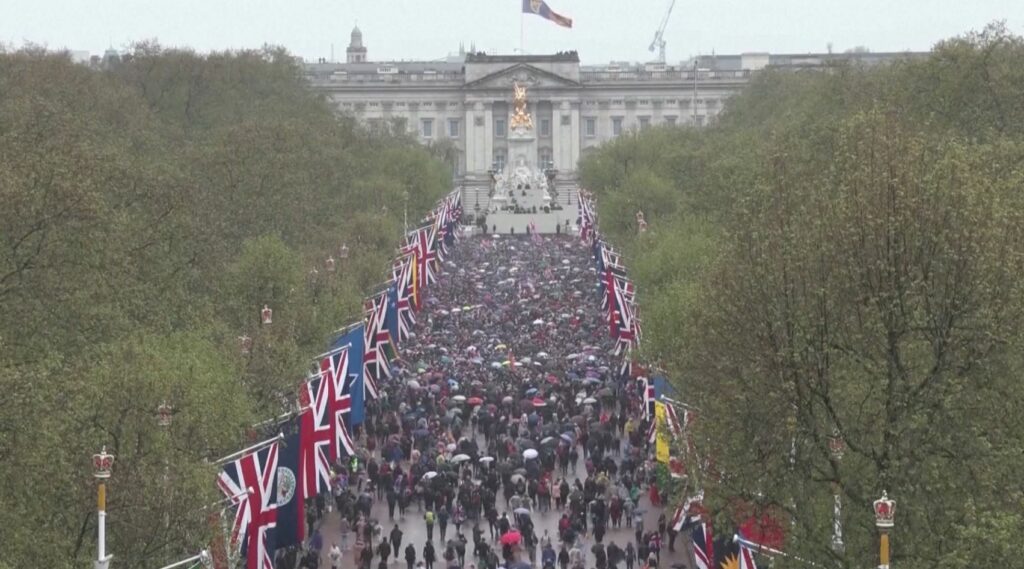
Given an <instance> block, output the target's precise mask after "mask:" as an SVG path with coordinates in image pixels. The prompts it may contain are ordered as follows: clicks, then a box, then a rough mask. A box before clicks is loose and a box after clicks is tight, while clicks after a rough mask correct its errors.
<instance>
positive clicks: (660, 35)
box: [647, 0, 676, 63]
mask: <svg viewBox="0 0 1024 569" xmlns="http://www.w3.org/2000/svg"><path fill="white" fill-rule="evenodd" d="M675 7H676V0H671V1H670V2H669V5H668V10H667V11H666V12H665V17H664V18H663V19H662V20H661V25H660V26H658V31H656V32H654V39H653V40H651V46H650V47H648V48H647V51H651V52H653V51H654V48H655V47H657V48H658V63H665V26H667V25H668V17H669V16H671V15H672V8H675Z"/></svg>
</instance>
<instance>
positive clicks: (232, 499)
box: [201, 488, 252, 511]
mask: <svg viewBox="0 0 1024 569" xmlns="http://www.w3.org/2000/svg"><path fill="white" fill-rule="evenodd" d="M251 494H252V488H246V489H245V490H242V491H241V492H239V493H238V494H235V495H234V496H228V497H227V498H224V499H221V500H217V501H216V502H214V503H212V504H210V505H208V506H203V507H202V509H201V511H206V510H211V509H213V508H224V507H227V506H231V505H233V504H235V503H240V502H242V501H244V500H248V499H249V496H250V495H251Z"/></svg>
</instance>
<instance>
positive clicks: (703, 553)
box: [693, 523, 715, 569]
mask: <svg viewBox="0 0 1024 569" xmlns="http://www.w3.org/2000/svg"><path fill="white" fill-rule="evenodd" d="M693 557H694V561H696V562H697V563H696V564H697V569H712V565H713V563H714V560H715V546H714V544H713V542H712V541H711V526H709V525H708V524H706V523H700V524H697V527H695V528H693Z"/></svg>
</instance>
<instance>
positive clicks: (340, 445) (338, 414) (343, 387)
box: [328, 346, 356, 458]
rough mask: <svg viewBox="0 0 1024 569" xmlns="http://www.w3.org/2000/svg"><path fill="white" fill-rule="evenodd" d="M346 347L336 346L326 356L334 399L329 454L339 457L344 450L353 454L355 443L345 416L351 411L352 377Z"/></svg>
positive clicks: (347, 347) (347, 453)
mask: <svg viewBox="0 0 1024 569" xmlns="http://www.w3.org/2000/svg"><path fill="white" fill-rule="evenodd" d="M348 349H349V346H343V347H341V348H338V349H337V350H336V351H335V352H334V353H332V354H331V355H330V356H328V358H329V359H330V360H331V373H330V380H331V392H332V394H333V396H334V401H333V403H332V405H331V413H330V416H331V426H332V427H333V433H334V437H333V440H332V441H331V453H332V454H331V456H333V457H334V458H339V457H341V456H342V455H341V453H342V452H343V451H344V452H345V454H346V455H348V456H354V455H355V453H356V445H355V443H354V442H353V441H352V435H351V434H349V430H348V424H347V423H346V422H345V416H346V415H348V414H349V413H351V412H352V381H353V380H352V378H351V377H349V372H348Z"/></svg>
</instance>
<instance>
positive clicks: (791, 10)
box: [0, 0, 1024, 63]
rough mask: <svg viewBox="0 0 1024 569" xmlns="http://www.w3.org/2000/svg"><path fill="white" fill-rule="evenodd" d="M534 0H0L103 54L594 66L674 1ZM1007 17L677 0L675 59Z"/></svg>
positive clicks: (927, 1)
mask: <svg viewBox="0 0 1024 569" xmlns="http://www.w3.org/2000/svg"><path fill="white" fill-rule="evenodd" d="M520 1H521V0H0V41H2V42H3V43H5V44H7V45H8V46H10V45H13V46H15V47H18V46H21V45H22V44H23V43H24V42H26V41H28V42H34V43H37V44H44V45H47V46H48V47H51V48H63V47H67V48H69V49H74V50H86V51H90V52H93V53H94V54H99V53H102V52H103V51H104V50H105V49H107V48H108V47H110V46H113V47H114V48H117V49H121V48H124V47H125V46H127V45H128V44H129V43H130V42H132V41H137V40H142V39H153V38H155V39H158V40H159V41H160V42H161V43H162V44H164V45H167V46H189V47H192V48H194V49H196V50H199V51H209V50H222V49H237V48H252V47H259V46H261V45H263V44H264V43H272V44H278V45H282V46H284V47H286V48H288V50H289V51H291V52H292V53H294V54H296V55H299V56H301V57H304V58H306V59H307V60H315V59H317V58H320V57H325V58H330V57H331V46H332V44H333V46H334V56H335V58H336V59H340V60H344V57H345V55H344V52H345V46H346V45H348V39H349V32H350V31H351V30H352V26H353V25H354V24H356V23H357V22H358V25H359V27H360V29H361V30H362V31H363V38H364V41H365V43H366V45H367V47H368V49H369V54H368V55H369V59H370V60H389V59H437V58H441V57H444V56H445V55H446V54H448V53H449V52H455V51H457V50H458V45H459V42H460V41H464V42H465V43H466V47H467V48H468V47H469V45H470V43H471V42H474V41H475V42H476V47H477V49H479V50H484V51H487V52H488V53H506V54H507V53H513V51H514V50H518V49H519V47H520V23H521V21H522V22H523V24H524V25H523V36H524V38H525V43H524V46H525V51H526V53H551V52H555V51H561V50H570V49H575V50H578V51H579V52H580V57H581V58H582V60H583V61H584V63H604V62H608V61H611V60H613V59H614V60H629V61H647V60H650V59H651V57H652V55H653V54H651V53H649V52H648V51H647V48H648V45H650V43H651V38H652V37H653V36H654V31H655V30H656V29H657V28H658V25H659V24H660V23H661V19H662V17H663V16H664V13H665V11H666V9H667V8H668V5H669V3H670V2H671V0H547V1H548V4H549V6H551V9H552V10H555V11H556V12H559V13H561V14H563V15H565V16H568V17H571V18H572V19H573V29H571V30H567V29H564V28H560V27H558V26H556V25H555V24H553V23H551V22H548V21H546V20H543V19H541V18H540V17H538V16H534V15H526V16H524V17H523V18H524V19H523V20H521V17H520V13H519V11H520ZM994 20H1005V21H1006V22H1007V25H1008V26H1009V27H1010V29H1011V30H1012V31H1013V32H1014V33H1017V34H1021V33H1024V0H842V1H840V0H677V2H676V6H675V10H674V11H673V13H672V16H671V18H670V20H669V23H668V28H667V30H666V32H665V39H666V41H667V42H668V47H667V55H668V56H667V59H668V61H669V62H678V61H682V60H685V59H688V58H689V57H690V56H691V55H694V54H707V53H711V52H712V51H714V52H715V53H723V54H724V53H742V52H749V51H767V52H772V53H784V52H795V53H804V52H820V51H826V50H827V46H828V44H829V43H831V44H832V45H833V49H834V50H835V51H843V50H846V49H849V48H852V47H856V46H865V47H867V48H869V49H870V50H871V51H903V50H927V49H929V48H930V47H931V46H932V45H933V44H934V43H935V42H936V41H938V40H940V39H943V38H947V37H950V36H954V35H958V34H961V33H964V32H966V31H968V30H972V29H975V30H976V29H981V28H982V27H983V26H984V25H985V24H986V23H988V22H991V21H994Z"/></svg>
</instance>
